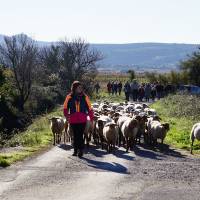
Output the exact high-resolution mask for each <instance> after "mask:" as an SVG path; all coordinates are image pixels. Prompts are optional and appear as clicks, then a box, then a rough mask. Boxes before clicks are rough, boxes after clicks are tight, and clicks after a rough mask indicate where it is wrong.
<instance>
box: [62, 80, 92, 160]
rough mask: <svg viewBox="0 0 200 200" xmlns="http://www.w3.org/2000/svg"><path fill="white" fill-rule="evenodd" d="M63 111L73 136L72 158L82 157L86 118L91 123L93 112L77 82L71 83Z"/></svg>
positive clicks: (87, 98)
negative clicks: (88, 118)
mask: <svg viewBox="0 0 200 200" xmlns="http://www.w3.org/2000/svg"><path fill="white" fill-rule="evenodd" d="M63 111H64V116H65V117H66V119H67V120H68V122H69V124H70V126H71V128H72V131H73V134H74V144H73V146H74V153H73V156H77V155H78V156H79V157H82V156H83V148H84V139H83V134H84V130H85V126H86V121H87V116H89V117H90V120H91V121H93V111H92V108H91V103H90V100H89V97H88V96H87V95H86V94H85V93H84V92H83V87H82V84H81V83H80V82H79V81H74V82H73V83H72V86H71V92H70V93H69V94H68V95H67V96H66V99H65V102H64V110H63Z"/></svg>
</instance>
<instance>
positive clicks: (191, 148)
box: [190, 137, 194, 154]
mask: <svg viewBox="0 0 200 200" xmlns="http://www.w3.org/2000/svg"><path fill="white" fill-rule="evenodd" d="M193 143H194V138H193V137H192V142H191V147H190V153H191V154H193V153H192V150H193Z"/></svg>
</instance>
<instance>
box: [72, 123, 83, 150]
mask: <svg viewBox="0 0 200 200" xmlns="http://www.w3.org/2000/svg"><path fill="white" fill-rule="evenodd" d="M85 125H86V123H80V124H71V127H72V130H73V134H74V152H75V153H77V151H78V150H83V148H84V139H83V134H84V130H85Z"/></svg>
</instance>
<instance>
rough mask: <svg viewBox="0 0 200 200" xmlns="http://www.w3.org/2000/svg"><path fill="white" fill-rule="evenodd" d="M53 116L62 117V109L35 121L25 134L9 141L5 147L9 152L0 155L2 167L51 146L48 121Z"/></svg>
mask: <svg viewBox="0 0 200 200" xmlns="http://www.w3.org/2000/svg"><path fill="white" fill-rule="evenodd" d="M51 116H62V111H61V108H57V109H56V110H54V111H53V112H51V113H50V114H47V115H45V116H41V117H39V118H37V119H35V120H34V121H33V123H32V124H31V125H30V126H29V127H28V129H27V130H26V131H25V132H23V133H20V134H17V135H16V136H14V137H13V138H12V139H10V140H9V141H7V142H6V145H4V148H5V149H7V151H5V152H1V153H0V166H2V167H7V166H9V165H11V164H12V163H14V162H16V161H20V160H23V159H24V158H26V157H28V156H31V155H33V154H35V153H37V152H38V151H41V150H44V149H46V148H47V147H49V146H51V144H52V133H51V131H50V128H49V120H48V118H50V117H51ZM15 147H20V148H18V149H17V148H15Z"/></svg>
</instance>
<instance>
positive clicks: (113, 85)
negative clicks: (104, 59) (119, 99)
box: [107, 81, 122, 95]
mask: <svg viewBox="0 0 200 200" xmlns="http://www.w3.org/2000/svg"><path fill="white" fill-rule="evenodd" d="M107 90H108V93H109V94H112V95H114V94H115V95H117V94H119V95H121V92H122V82H121V81H112V82H110V81H109V82H108V84H107Z"/></svg>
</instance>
